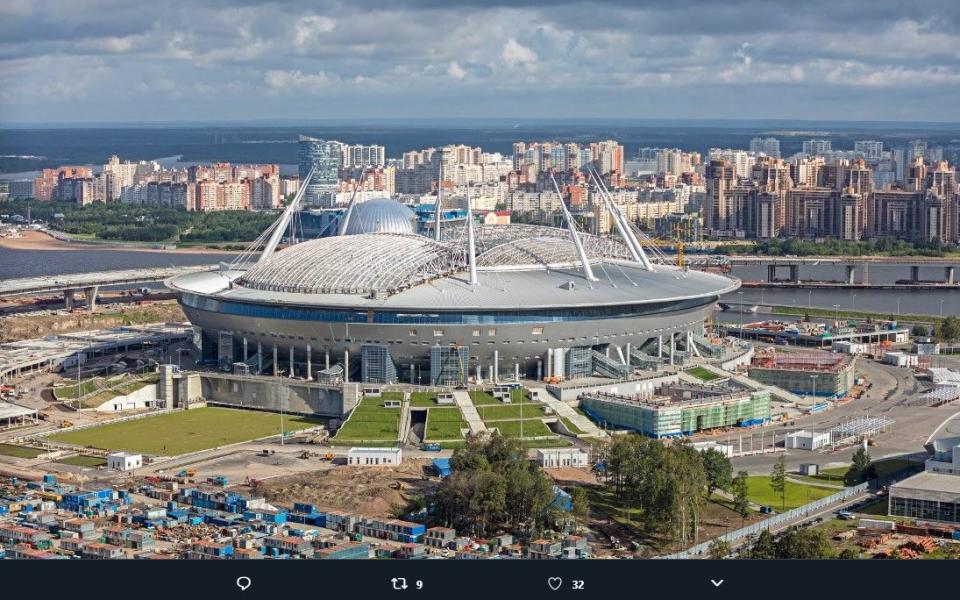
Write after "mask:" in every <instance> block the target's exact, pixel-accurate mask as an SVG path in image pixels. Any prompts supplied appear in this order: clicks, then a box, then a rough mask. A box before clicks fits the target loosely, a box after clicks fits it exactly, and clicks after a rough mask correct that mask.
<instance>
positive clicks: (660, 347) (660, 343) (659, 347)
mask: <svg viewBox="0 0 960 600" xmlns="http://www.w3.org/2000/svg"><path fill="white" fill-rule="evenodd" d="M657 358H663V335H658V336H657Z"/></svg>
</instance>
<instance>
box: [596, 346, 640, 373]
mask: <svg viewBox="0 0 960 600" xmlns="http://www.w3.org/2000/svg"><path fill="white" fill-rule="evenodd" d="M592 355H593V370H594V371H596V372H597V373H599V374H600V375H603V376H604V377H611V378H613V379H626V378H628V377H630V375H632V374H633V367H631V366H630V365H625V364H623V363H621V362H618V361H616V360H613V359H612V358H610V357H608V356H607V355H606V354H603V353H602V352H597V351H596V350H593V351H592Z"/></svg>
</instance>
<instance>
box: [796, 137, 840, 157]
mask: <svg viewBox="0 0 960 600" xmlns="http://www.w3.org/2000/svg"><path fill="white" fill-rule="evenodd" d="M830 152H833V144H832V143H831V142H830V140H805V141H804V142H803V153H804V154H806V155H809V156H816V155H818V154H829V153H830Z"/></svg>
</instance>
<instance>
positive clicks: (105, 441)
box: [50, 407, 323, 456]
mask: <svg viewBox="0 0 960 600" xmlns="http://www.w3.org/2000/svg"><path fill="white" fill-rule="evenodd" d="M322 422H323V421H321V420H319V419H311V418H308V417H300V416H293V415H286V416H284V418H283V423H284V424H283V429H284V431H285V432H291V431H295V430H299V429H306V428H308V427H313V426H315V425H318V424H320V423H322ZM279 433H280V415H276V414H272V413H265V412H256V411H249V410H238V409H233V408H219V407H206V408H196V409H193V410H188V411H180V412H175V413H169V414H164V415H159V416H155V417H146V418H143V419H136V420H133V421H124V422H122V423H112V424H109V425H102V426H100V427H92V428H90V429H82V430H79V431H68V432H64V433H57V434H54V435H52V436H50V439H53V440H56V441H59V442H64V443H67V444H74V445H77V446H91V447H94V448H103V449H107V450H126V451H128V452H140V453H143V454H153V455H163V456H175V455H178V454H186V453H188V452H197V451H199V450H206V449H208V448H214V447H217V446H226V445H228V444H234V443H237V442H244V441H247V440H253V439H257V438H262V437H267V436H271V435H278V434H279Z"/></svg>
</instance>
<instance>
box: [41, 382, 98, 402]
mask: <svg viewBox="0 0 960 600" xmlns="http://www.w3.org/2000/svg"><path fill="white" fill-rule="evenodd" d="M100 381H102V379H101V378H100V377H91V378H90V379H84V380H83V381H81V382H80V386H79V389H80V394H77V388H78V386H77V384H73V385H65V386H63V387H59V388H54V389H53V395H54V396H56V398H57V400H75V399H76V398H77V396H78V395H80V396H85V395H87V394H89V393H91V392H93V391H94V390H96V389H98V388H99V387H100V386H99V385H98V383H99V382H100Z"/></svg>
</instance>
